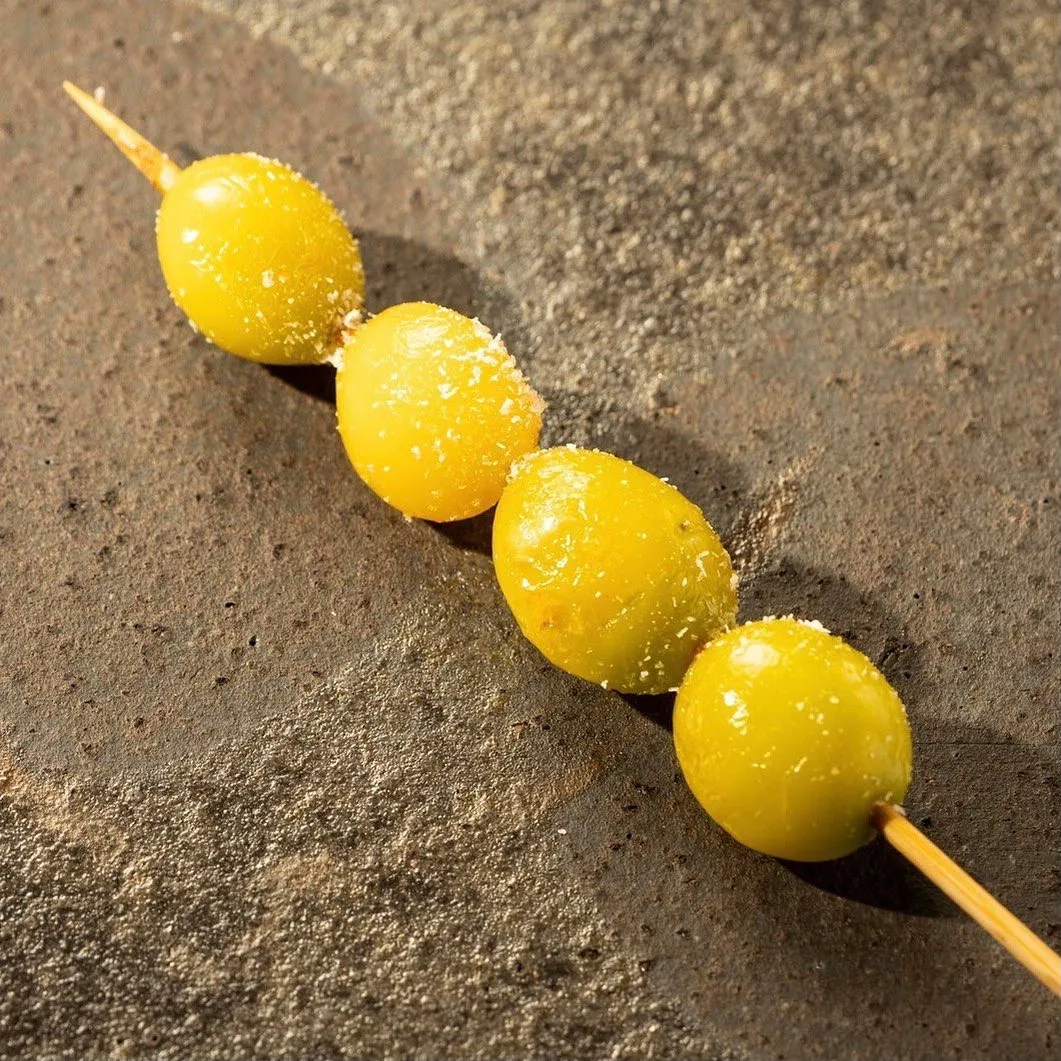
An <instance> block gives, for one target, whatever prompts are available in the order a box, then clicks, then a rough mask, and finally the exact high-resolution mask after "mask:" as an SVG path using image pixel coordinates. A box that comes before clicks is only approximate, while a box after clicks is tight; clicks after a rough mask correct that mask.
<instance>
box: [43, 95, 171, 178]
mask: <svg viewBox="0 0 1061 1061" xmlns="http://www.w3.org/2000/svg"><path fill="white" fill-rule="evenodd" d="M63 89H64V90H65V92H66V94H67V95H68V96H69V97H70V98H71V99H72V100H73V101H74V102H75V103H76V104H77V105H78V106H79V107H80V108H81V109H82V110H83V111H84V112H85V113H86V114H87V115H88V116H89V117H90V118H91V119H92V120H93V121H94V122H95V123H96V125H98V126H99V127H100V129H102V130H103V132H104V133H106V134H107V136H109V137H110V138H111V140H113V141H114V143H115V144H116V145H117V146H118V150H119V151H121V153H122V154H123V155H125V157H126V158H127V159H128V160H129V161H130V162H131V163H132V164H133V165H134V166H136V168H137V169H138V170H139V171H140V172H141V173H142V174H143V175H144V176H145V177H146V178H147V179H148V180H149V181H150V182H151V184H152V185H153V186H154V188H155V190H156V191H158V192H160V193H161V194H162V195H165V194H166V192H167V191H169V189H170V188H171V187H172V186H173V182H174V181H175V180H176V179H177V175H178V174H179V173H180V171H181V168H180V166H178V165H177V163H176V162H174V161H173V160H172V159H171V158H170V157H169V155H166V154H164V153H163V152H162V151H159V149H158V148H157V147H155V145H154V144H152V143H151V142H150V141H149V140H145V139H144V138H143V137H142V136H141V135H140V134H139V133H138V132H137V131H136V130H135V129H131V128H130V127H129V126H128V125H126V124H125V122H123V121H122V120H121V118H119V117H117V116H116V115H114V114H111V112H110V111H109V110H107V108H106V107H104V106H103V104H102V103H99V102H98V101H97V100H95V99H94V98H93V97H92V96H90V95H89V94H88V93H87V92H84V91H82V90H81V89H79V88H78V87H77V85H72V84H71V83H70V82H69V81H64V82H63Z"/></svg>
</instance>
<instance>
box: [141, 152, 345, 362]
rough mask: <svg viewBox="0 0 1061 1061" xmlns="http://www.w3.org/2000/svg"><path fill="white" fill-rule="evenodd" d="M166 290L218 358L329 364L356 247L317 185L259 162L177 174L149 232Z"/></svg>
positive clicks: (235, 161)
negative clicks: (212, 345)
mask: <svg viewBox="0 0 1061 1061" xmlns="http://www.w3.org/2000/svg"><path fill="white" fill-rule="evenodd" d="M156 238H157V242H158V257H159V262H160V263H161V265H162V274H163V276H164V277H165V279H166V286H167V287H168V288H169V291H170V294H171V295H172V296H173V300H174V301H175V302H176V303H177V305H178V306H179V307H180V308H181V309H182V310H183V311H184V312H185V313H186V314H187V316H188V318H189V320H191V322H192V323H193V324H194V325H195V327H196V328H198V330H199V331H201V332H202V333H203V335H205V336H206V337H207V338H208V339H209V340H210V341H211V342H213V343H216V344H217V345H218V346H219V347H221V349H222V350H227V351H228V352H229V353H231V354H236V355H237V356H238V357H244V358H247V359H248V360H250V361H259V362H263V363H265V364H272V365H291V364H313V363H319V362H321V361H324V360H326V359H327V358H328V357H329V356H330V355H331V354H332V353H333V352H334V351H335V349H336V347H337V346H338V344H339V341H340V332H341V329H342V323H343V318H344V317H345V316H346V315H347V314H348V313H350V312H351V311H355V310H360V309H361V305H362V301H363V296H364V276H363V273H362V268H361V256H360V254H359V252H358V248H357V241H356V240H355V239H354V237H353V236H352V235H351V234H350V231H349V229H347V227H346V224H345V223H344V221H343V219H342V216H341V215H340V213H339V211H338V210H337V209H336V208H335V207H334V206H333V205H332V203H331V202H330V201H329V200H328V198H327V197H326V196H325V195H324V193H323V192H321V191H320V190H319V189H318V188H317V187H316V186H315V185H314V184H312V183H311V182H310V181H308V180H306V178H305V177H302V176H300V175H299V174H297V173H296V172H295V171H294V170H292V169H291V168H289V167H288V166H285V165H283V164H282V163H280V162H273V161H270V160H269V159H265V158H262V157H260V156H259V155H252V154H241V155H215V156H213V157H211V158H205V159H202V160H201V161H199V162H194V163H192V165H190V166H188V167H187V168H186V169H183V170H181V172H180V175H179V176H178V177H177V180H176V182H175V183H174V184H173V186H172V187H171V188H170V189H169V190H168V191H167V192H166V194H165V196H164V198H163V200H162V205H161V207H160V208H159V212H158V222H157V225H156Z"/></svg>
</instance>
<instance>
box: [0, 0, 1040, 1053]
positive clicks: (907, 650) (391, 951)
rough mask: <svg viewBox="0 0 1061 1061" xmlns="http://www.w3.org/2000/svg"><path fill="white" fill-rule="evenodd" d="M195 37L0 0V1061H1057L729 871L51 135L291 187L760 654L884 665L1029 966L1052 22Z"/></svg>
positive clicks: (639, 729)
mask: <svg viewBox="0 0 1061 1061" xmlns="http://www.w3.org/2000/svg"><path fill="white" fill-rule="evenodd" d="M211 6H214V5H211ZM216 6H217V7H218V8H224V9H225V10H229V9H231V12H230V13H231V15H232V16H234V18H233V19H232V20H230V19H229V18H228V17H227V16H223V15H221V14H218V13H217V12H208V11H204V10H201V9H195V8H190V7H185V6H175V5H169V4H165V5H162V4H149V3H141V2H137V0H118V2H115V3H110V4H97V3H90V2H88V0H71V2H64V3H61V4H60V3H57V2H52V3H44V2H42V0H35V2H33V3H28V2H16V0H0V23H2V25H3V28H4V32H3V35H2V37H0V76H2V83H3V84H4V85H5V88H6V91H5V93H4V94H3V98H2V100H0V204H2V205H0V226H2V227H0V299H2V301H0V326H2V331H3V336H4V352H5V371H4V377H3V383H2V385H0V734H2V741H3V743H2V746H0V762H2V766H0V796H2V798H0V853H2V859H3V862H2V865H3V872H2V873H0V955H2V960H0V1055H2V1056H4V1057H26V1058H28V1057H64V1058H67V1057H68V1058H94V1057H152V1058H156V1057H157V1058H190V1057H195V1058H207V1057H211V1058H214V1057H216V1058H228V1057H231V1058H250V1057H258V1058H264V1057H270V1058H272V1057H276V1058H279V1057H291V1058H296V1057H297V1058H310V1057H322V1058H324V1057H340V1056H342V1057H394V1058H399V1057H476V1058H508V1057H512V1058H524V1057H528V1058H529V1057H535V1058H552V1057H572V1058H598V1057H629V1058H639V1057H657V1058H678V1057H682V1058H686V1057H687V1058H812V1057H822V1058H833V1059H837V1058H867V1059H869V1058H880V1059H885V1058H887V1059H894V1058H900V1057H901V1058H924V1059H939V1058H963V1059H968V1058H989V1059H995V1061H997V1059H1008V1058H1014V1059H1016V1058H1023V1059H1036V1058H1047V1057H1055V1056H1056V1053H1057V1044H1058V1007H1057V1006H1056V1004H1055V1002H1054V1001H1053V1000H1052V999H1051V998H1050V997H1049V996H1048V995H1047V993H1046V992H1045V991H1044V990H1043V989H1042V988H1040V987H1039V986H1038V985H1037V984H1036V983H1034V982H1033V981H1032V980H1031V979H1030V978H1029V977H1028V976H1026V975H1025V974H1024V973H1023V972H1022V970H1021V969H1020V968H1019V967H1017V966H1016V965H1015V964H1014V963H1013V962H1012V961H1011V960H1010V959H1009V958H1008V957H1006V956H1005V955H1004V954H1003V953H1002V952H1001V951H1000V950H999V949H998V948H997V947H996V946H994V945H993V944H992V943H991V942H990V941H988V940H987V939H986V938H985V937H984V936H983V935H982V934H981V933H980V932H979V930H978V929H976V928H975V927H973V926H972V925H970V924H969V923H968V922H967V921H966V920H965V919H964V918H962V917H960V916H958V915H957V913H956V911H954V910H953V908H951V907H950V906H949V905H948V904H947V902H946V901H945V900H943V899H942V898H940V897H939V896H938V895H936V894H935V893H934V892H933V891H932V889H931V888H930V887H928V886H927V885H925V884H923V883H922V882H921V881H920V880H919V878H918V877H917V875H916V874H915V873H913V872H912V871H910V870H907V869H906V868H905V867H904V865H903V864H902V863H901V862H900V861H899V860H898V859H897V858H896V857H894V856H892V855H891V854H890V853H889V851H888V850H886V849H885V848H884V847H883V846H881V845H875V846H873V847H871V848H868V849H866V850H864V851H863V852H861V853H859V854H858V855H855V856H853V857H851V858H850V859H847V860H844V861H843V862H840V863H836V864H833V865H826V866H820V867H810V868H808V867H803V868H800V867H796V866H786V865H783V864H780V863H778V862H775V861H772V860H770V859H766V858H761V857H758V856H755V855H753V854H751V853H749V852H747V851H744V850H742V849H740V848H738V847H736V846H735V845H734V844H733V843H731V842H730V841H729V840H728V839H726V838H725V837H724V836H723V835H722V834H721V833H720V831H719V830H718V829H717V828H716V827H715V826H714V825H713V824H712V823H711V822H710V821H709V820H708V819H707V818H706V817H705V816H704V815H703V814H702V813H701V812H700V811H699V810H698V808H697V807H696V805H695V804H694V802H693V800H692V798H691V796H690V795H689V794H688V792H687V791H686V790H685V789H684V787H683V785H682V783H681V781H680V779H679V777H678V775H677V773H676V767H675V764H674V760H673V756H672V753H671V749H670V738H669V733H668V732H667V729H666V723H667V716H668V710H669V705H668V704H667V703H666V701H662V700H656V699H653V700H636V699H632V700H624V699H622V698H620V697H617V696H614V695H609V694H606V693H604V692H602V691H601V690H599V689H596V688H592V687H587V686H584V685H582V684H580V683H579V682H577V681H575V680H573V679H569V678H567V677H565V676H564V675H562V674H560V673H558V672H556V671H555V670H553V669H551V668H550V667H548V666H547V665H545V664H544V662H543V661H542V660H541V659H540V658H539V657H538V656H537V655H536V654H535V652H534V650H533V649H531V648H530V647H529V646H528V645H527V644H525V643H524V642H523V641H522V640H521V639H520V637H519V636H518V633H517V631H516V629H515V627H514V624H513V622H512V620H511V619H510V618H509V616H508V615H507V613H506V611H505V609H504V606H503V602H502V601H501V599H500V597H499V594H498V591H497V590H496V588H495V586H494V584H493V581H492V578H491V570H490V564H489V560H488V557H487V556H486V555H485V554H484V543H485V542H486V540H487V537H486V536H487V534H488V529H489V527H488V521H484V520H480V521H474V522H473V523H472V524H470V525H466V526H462V527H459V528H455V529H449V530H445V531H443V530H439V529H437V528H433V527H431V526H427V525H422V524H406V523H405V522H404V521H403V520H401V519H400V518H398V517H396V516H395V515H394V514H392V513H391V512H389V511H387V510H386V509H385V508H384V507H383V505H382V504H380V503H379V502H378V501H377V500H376V499H375V498H374V497H372V496H371V495H370V494H369V493H368V492H367V490H365V489H364V488H363V487H362V486H361V485H360V484H359V483H358V481H357V479H356V477H355V476H354V475H353V473H352V471H351V470H350V469H349V467H348V466H347V464H346V461H345V458H344V456H343V453H342V450H341V447H340V445H339V442H338V439H337V437H336V435H335V432H334V414H333V410H332V408H331V407H330V405H329V403H328V394H329V386H330V381H329V379H328V375H327V372H325V371H323V370H322V371H321V372H306V373H303V374H298V373H295V372H289V373H277V372H272V373H271V372H269V371H266V370H263V369H261V368H258V367H255V366H253V365H250V364H246V363H241V362H238V361H236V360H235V359H231V358H226V357H225V356H223V355H220V354H218V353H217V352H216V351H214V350H212V349H210V348H209V347H207V346H206V345H204V344H203V343H202V342H201V341H200V340H199V339H198V338H196V337H195V336H194V335H193V333H192V332H191V331H190V329H189V328H188V327H187V326H186V325H185V324H184V323H183V321H182V319H181V317H180V315H179V314H178V313H177V312H176V311H175V309H174V308H173V307H172V306H171V305H170V304H169V302H168V300H167V298H166V295H165V291H164V288H163V285H162V282H161V279H160V277H159V274H158V269H157V265H156V264H155V260H154V254H153V246H152V210H153V208H154V203H153V198H152V194H151V192H150V189H148V188H147V187H146V186H145V185H144V184H143V182H141V181H139V180H138V178H137V176H136V174H135V173H134V172H133V171H132V170H131V169H130V168H129V167H128V165H127V164H126V163H125V162H124V161H123V160H122V159H121V158H120V156H119V155H118V153H117V152H116V151H114V150H113V149H112V148H110V147H109V146H107V145H106V144H105V143H104V142H103V140H102V139H101V138H100V137H99V135H98V134H97V133H96V132H95V131H94V130H93V129H91V128H90V127H89V126H88V125H87V123H86V122H85V120H84V119H83V118H82V117H81V116H80V115H79V114H78V113H77V112H76V111H75V109H74V108H73V107H72V106H71V105H70V104H69V103H68V102H67V101H66V100H65V99H64V97H63V96H62V95H61V93H60V91H59V82H60V80H61V79H62V78H64V77H70V78H72V79H74V80H76V81H79V82H80V83H82V84H84V85H86V86H88V87H90V88H91V87H94V86H95V85H97V84H104V85H105V86H106V87H107V89H108V99H109V101H110V102H111V104H112V105H114V106H115V107H116V108H117V109H118V110H119V112H120V113H122V114H123V115H125V116H126V117H128V118H129V119H130V120H131V121H133V122H134V123H135V124H137V125H139V126H140V127H141V128H142V129H143V130H144V131H145V132H146V133H147V134H148V135H150V136H152V137H154V138H156V139H157V140H158V141H159V142H160V143H161V144H162V145H164V146H168V147H170V148H171V149H172V150H173V152H174V154H175V156H176V157H177V158H178V159H183V160H187V159H189V158H191V157H193V156H195V155H198V154H206V153H210V152H214V151H217V150H222V149H229V148H254V149H256V150H259V151H263V152H265V153H268V154H275V155H278V156H280V157H282V158H284V159H286V160H288V161H290V162H291V163H293V164H294V165H296V166H297V167H299V168H300V169H303V170H305V171H306V172H308V173H309V174H311V175H312V176H314V177H315V178H317V179H318V180H320V181H321V182H322V183H323V185H324V187H325V188H326V189H327V190H328V191H329V192H330V193H331V194H332V195H333V196H334V197H335V198H336V199H337V201H338V202H340V203H341V205H342V206H343V207H344V209H346V210H347V212H348V215H349V217H350V218H351V220H352V223H353V224H354V225H355V227H356V228H357V229H358V230H359V231H360V233H361V234H362V237H363V246H364V253H365V259H366V266H367V269H368V272H369V277H370V293H371V299H372V304H373V305H374V306H375V307H376V308H379V307H381V306H383V305H385V304H387V303H388V302H393V301H397V300H399V299H401V298H406V297H412V296H425V297H430V298H435V299H437V300H439V301H444V302H447V303H449V304H451V305H454V306H455V307H457V308H459V309H465V310H469V309H470V310H474V311H475V312H478V313H479V314H480V315H481V316H482V317H483V319H484V320H486V321H487V322H489V323H490V324H492V325H493V326H495V327H497V328H500V329H501V330H502V331H503V332H504V334H505V336H506V338H507V339H508V340H509V342H510V344H511V346H512V348H513V350H514V352H515V353H516V354H517V356H519V357H520V358H521V359H522V361H523V362H524V364H525V365H526V367H527V370H528V372H529V373H530V375H531V376H532V378H533V380H534V381H535V383H536V384H537V386H538V387H539V388H540V389H541V390H542V391H543V392H544V393H545V394H546V395H547V397H548V398H549V400H550V404H551V410H550V424H549V435H550V438H551V439H552V440H557V439H570V440H574V441H577V442H593V443H596V444H600V445H605V446H610V447H612V448H614V449H616V450H618V451H620V452H622V453H623V454H625V455H628V456H631V457H634V458H636V459H639V460H641V461H642V462H643V463H645V464H646V465H647V466H648V467H650V468H651V469H653V470H654V471H656V472H658V473H660V474H666V475H670V476H671V477H672V478H673V479H674V480H675V481H676V482H677V483H678V484H679V485H681V486H682V487H683V488H684V489H685V490H686V491H687V492H688V493H690V494H691V496H693V497H694V499H695V500H697V501H698V502H699V503H700V504H702V505H703V506H704V508H705V509H706V511H707V513H708V515H709V517H710V518H711V519H712V520H713V521H714V522H715V524H716V525H717V526H718V528H719V530H720V532H721V533H722V534H723V536H724V538H725V539H726V540H727V541H728V542H729V544H730V545H731V547H732V549H733V550H734V553H735V554H736V556H737V557H738V559H739V562H740V564H741V566H742V570H743V573H744V578H745V588H744V594H743V614H744V615H745V616H746V617H752V616H757V615H760V614H763V613H766V612H779V611H789V610H793V609H795V610H796V611H798V612H799V613H800V614H804V615H807V616H810V617H815V618H819V619H821V620H823V621H824V622H826V623H827V624H828V625H829V626H831V627H832V628H833V629H835V630H837V631H839V632H841V633H843V634H844V635H845V636H847V637H849V638H851V639H852V640H853V641H854V643H855V644H856V645H858V646H859V647H861V648H862V649H863V650H864V651H866V652H868V653H869V654H870V655H871V656H873V657H875V658H876V659H878V660H879V661H880V663H881V665H882V667H883V668H884V670H885V671H886V673H887V674H888V675H889V677H890V678H891V679H892V680H893V682H894V683H895V684H896V686H897V687H898V688H899V690H900V692H901V693H902V694H903V696H904V698H905V700H906V702H907V704H908V706H909V710H910V714H911V716H912V720H913V724H914V728H915V736H916V744H917V771H916V781H915V784H914V787H913V789H912V791H911V793H910V796H909V800H908V806H909V808H910V812H911V814H912V815H913V817H914V818H915V820H917V821H920V822H921V823H923V824H924V826H925V827H926V829H927V830H928V831H929V832H930V833H931V835H932V836H933V837H934V838H936V839H937V840H938V841H939V842H940V843H941V844H942V845H943V846H944V847H945V848H947V849H949V850H951V851H952V852H954V853H955V854H956V855H957V856H959V857H960V859H961V860H962V861H963V862H964V863H965V864H966V865H967V866H968V867H969V868H970V869H971V870H972V871H973V872H974V873H975V874H977V875H978V876H979V877H980V878H981V879H983V880H984V881H985V882H986V883H987V884H988V885H990V886H991V887H992V888H993V889H994V890H995V891H996V892H998V893H999V894H1000V895H1001V896H1003V897H1004V898H1005V899H1006V900H1007V901H1008V902H1009V903H1010V904H1011V906H1012V907H1013V908H1014V910H1015V911H1016V912H1017V913H1018V914H1019V915H1020V916H1022V917H1024V918H1026V919H1027V920H1028V921H1029V922H1030V923H1031V924H1032V925H1033V926H1034V927H1035V928H1036V929H1037V930H1038V931H1040V932H1041V933H1043V934H1044V935H1046V936H1047V937H1048V938H1049V939H1051V940H1052V941H1053V943H1054V944H1055V945H1057V943H1058V942H1059V930H1058V923H1059V917H1058V886H1059V874H1058V866H1059V852H1058V833H1057V821H1058V798H1057V787H1058V786H1057V779H1058V764H1057V756H1056V741H1057V714H1056V709H1057V701H1058V657H1057V620H1058V561H1059V548H1058V545H1059V542H1058V520H1057V511H1056V510H1057V503H1058V490H1057V472H1058V437H1057V426H1058V417H1057V395H1058V366H1057V356H1056V354H1057V339H1058V336H1057V331H1058V326H1057V320H1058V300H1057V294H1056V272H1057V270H1056V260H1055V245H1056V239H1057V228H1058V226H1057V208H1058V202H1057V200H1058V194H1057V186H1056V144H1057V101H1058V100H1057V96H1058V94H1057V85H1056V80H1057V70H1056V64H1055V58H1056V48H1057V38H1058V24H1057V15H1056V12H1055V10H1054V8H1053V5H1048V4H1046V3H1032V4H1023V3H1015V4H1006V5H1000V4H995V3H993V2H983V3H975V2H970V3H965V4H944V3H918V4H902V3H888V2H872V3H870V2H866V3H844V4H832V3H828V4H826V3H821V4H810V5H806V4H803V5H797V4H790V3H781V2H778V3H752V4H748V3H744V2H741V3H738V2H737V0H722V2H719V3H716V4H710V5H709V4H684V5H672V4H658V3H657V4H646V3H641V2H639V0H623V2H615V3H609V4H602V5H580V4H576V3H573V2H566V3H565V2H557V3H522V2H517V0H506V2H504V3H498V4H481V5H471V4H466V3H454V4H441V3H431V4H425V3H422V2H414V0H402V2H396V3H369V2H367V0H356V2H351V3H323V2H313V3H304V4H299V5H294V4H292V5H278V4H276V3H273V2H269V0H249V2H245V3H243V2H237V3H232V4H217V5H216Z"/></svg>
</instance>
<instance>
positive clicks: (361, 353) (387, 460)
mask: <svg viewBox="0 0 1061 1061" xmlns="http://www.w3.org/2000/svg"><path fill="white" fill-rule="evenodd" d="M335 390H336V395H335V398H336V408H337V411H338V415H339V434H340V435H341V436H342V439H343V444H344V445H345V446H346V452H347V454H348V455H349V457H350V460H351V461H352V462H353V465H354V467H355V468H356V469H357V473H358V475H360V476H361V478H362V479H364V481H365V482H366V483H367V484H368V485H369V486H370V487H371V488H372V489H373V490H374V491H375V492H376V493H377V494H379V496H380V497H382V498H383V500H384V501H386V502H387V503H388V504H391V505H393V506H394V507H395V508H397V509H398V510H399V511H400V512H403V513H405V515H407V516H416V517H419V518H420V519H430V520H436V521H440V522H445V521H448V520H455V519H466V518H468V517H469V516H475V515H478V514H479V513H480V512H485V511H486V510H487V509H488V508H490V507H491V506H492V505H494V504H495V503H496V502H497V499H498V497H499V496H500V494H501V490H502V488H503V487H504V485H505V479H506V477H507V475H508V472H509V469H510V468H511V467H512V463H513V461H515V460H517V459H518V458H519V457H522V456H523V455H524V454H526V453H529V452H530V451H531V450H533V449H534V448H535V447H536V446H537V445H538V434H539V432H540V431H541V424H542V417H541V414H542V410H543V408H544V405H543V403H542V400H541V399H540V398H539V397H538V395H537V394H535V393H534V391H533V390H532V389H531V387H530V386H529V384H528V383H527V381H526V380H525V379H524V378H523V375H522V374H521V373H520V370H519V369H518V368H517V367H516V362H515V361H514V360H513V358H512V356H511V355H510V354H509V353H508V351H507V350H506V349H505V347H504V344H503V343H502V342H501V340H500V339H499V338H496V337H495V336H493V335H491V333H490V331H489V330H488V329H487V328H485V327H483V325H482V324H480V323H479V322H478V321H477V320H472V319H471V318H469V317H465V316H464V315H463V314H461V313H457V312H456V311H455V310H451V309H445V308H443V307H442V306H435V305H432V304H431V303H428V302H409V303H405V304H403V305H400V306H392V307H391V308H390V309H386V310H384V311H383V312H382V313H380V314H379V316H377V317H373V318H372V319H371V320H370V321H368V322H367V323H366V324H364V325H362V326H361V327H360V328H358V329H357V331H356V332H354V334H353V335H352V336H351V338H350V339H349V340H348V341H347V344H346V347H345V348H344V350H343V355H342V359H341V362H340V365H339V372H338V376H337V378H336V384H335Z"/></svg>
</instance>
